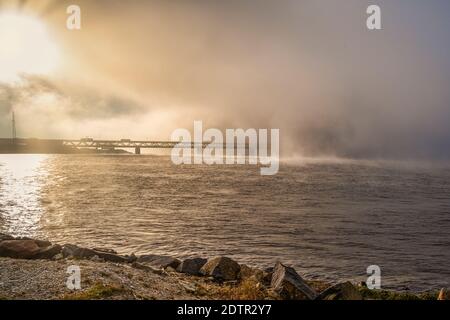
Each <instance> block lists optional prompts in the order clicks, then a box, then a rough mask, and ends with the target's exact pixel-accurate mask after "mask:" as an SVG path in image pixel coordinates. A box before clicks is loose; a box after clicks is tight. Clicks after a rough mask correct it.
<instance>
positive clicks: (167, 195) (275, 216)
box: [0, 155, 450, 290]
mask: <svg viewBox="0 0 450 320" xmlns="http://www.w3.org/2000/svg"><path fill="white" fill-rule="evenodd" d="M449 198H450V166H445V165H440V166H425V165H417V164H415V165H409V164H399V163H397V164H395V163H374V162H364V161H345V162H337V161H326V162H324V161H322V162H319V161H307V162H302V163H297V164H294V163H291V164H288V163H284V164H282V166H281V170H280V173H279V174H278V175H275V176H269V177H268V176H265V177H262V176H260V175H259V170H258V168H256V167H252V166H211V167H210V166H174V165H172V163H171V162H170V159H169V158H168V157H156V156H96V155H91V156H74V155H1V156H0V232H7V233H11V234H14V235H28V236H35V237H42V238H48V239H50V240H52V241H55V242H58V243H69V242H70V243H75V244H80V245H86V246H104V247H110V248H114V249H116V250H118V251H119V252H121V253H131V252H136V253H139V254H143V253H156V254H169V255H173V256H178V257H180V258H183V257H187V256H194V255H200V256H207V257H211V256H214V255H224V254H225V255H228V256H232V257H234V258H236V259H238V260H239V261H240V262H246V263H248V264H252V265H258V266H271V265H273V264H274V262H275V261H276V260H278V259H279V260H282V261H284V262H286V263H289V264H292V265H294V266H295V267H296V269H297V270H298V271H299V272H301V273H302V274H304V275H306V276H308V277H319V278H328V279H329V280H332V281H337V280H343V279H350V280H364V279H365V278H366V277H367V276H366V274H365V272H366V268H367V266H369V265H372V264H376V265H379V266H380V267H381V270H382V285H383V286H384V287H394V288H397V289H400V288H404V287H408V288H411V289H413V290H422V289H430V288H440V287H443V286H449V285H450V283H449V279H450V270H449V269H448V266H449V263H450V199H449Z"/></svg>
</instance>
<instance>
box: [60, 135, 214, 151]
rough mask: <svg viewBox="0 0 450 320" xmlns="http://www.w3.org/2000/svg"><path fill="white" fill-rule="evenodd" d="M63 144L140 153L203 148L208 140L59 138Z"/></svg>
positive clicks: (74, 146) (80, 147)
mask: <svg viewBox="0 0 450 320" xmlns="http://www.w3.org/2000/svg"><path fill="white" fill-rule="evenodd" d="M59 141H61V142H62V144H63V145H64V146H67V147H72V148H77V149H83V148H88V149H97V150H115V149H116V148H123V149H134V150H135V152H134V153H135V154H141V149H173V148H196V147H202V148H205V147H206V146H207V145H209V144H210V142H202V143H199V142H178V141H134V140H130V139H121V140H94V139H90V138H85V139H81V140H59Z"/></svg>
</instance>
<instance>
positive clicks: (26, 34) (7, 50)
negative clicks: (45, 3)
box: [0, 11, 61, 82]
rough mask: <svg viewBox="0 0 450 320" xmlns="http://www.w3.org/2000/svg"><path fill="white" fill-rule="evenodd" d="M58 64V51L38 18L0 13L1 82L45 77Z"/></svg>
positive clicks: (23, 14)
mask: <svg viewBox="0 0 450 320" xmlns="http://www.w3.org/2000/svg"><path fill="white" fill-rule="evenodd" d="M60 61H61V55H60V49H59V47H58V45H57V43H56V42H55V41H54V40H53V38H52V37H51V34H50V33H49V31H48V29H47V26H46V25H45V24H44V22H42V21H41V20H40V19H39V18H37V17H34V16H31V15H28V14H25V13H19V12H13V11H8V12H0V70H1V72H0V82H11V81H17V80H18V79H19V78H20V75H22V74H24V75H27V74H28V75H48V74H50V73H52V72H54V71H55V70H56V69H57V67H58V65H59V64H60Z"/></svg>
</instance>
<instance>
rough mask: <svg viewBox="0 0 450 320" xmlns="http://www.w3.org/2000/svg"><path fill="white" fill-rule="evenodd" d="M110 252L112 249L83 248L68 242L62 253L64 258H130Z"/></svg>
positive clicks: (112, 260)
mask: <svg viewBox="0 0 450 320" xmlns="http://www.w3.org/2000/svg"><path fill="white" fill-rule="evenodd" d="M110 252H111V251H106V250H102V251H97V250H93V249H88V248H82V247H78V246H76V245H73V244H66V245H64V246H63V247H62V254H63V256H64V258H67V257H71V258H76V259H92V258H94V257H98V258H100V259H103V260H104V261H110V262H128V258H126V257H122V256H119V255H117V254H114V253H110Z"/></svg>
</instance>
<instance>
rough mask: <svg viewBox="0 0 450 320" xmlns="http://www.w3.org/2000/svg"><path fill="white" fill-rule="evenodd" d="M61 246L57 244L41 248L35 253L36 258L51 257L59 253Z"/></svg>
mask: <svg viewBox="0 0 450 320" xmlns="http://www.w3.org/2000/svg"><path fill="white" fill-rule="evenodd" d="M61 250H62V247H61V246H60V245H59V244H55V245H51V246H48V247H45V248H43V249H41V251H40V252H39V253H38V254H37V255H36V258H37V259H53V257H54V256H56V255H58V254H60V253H61Z"/></svg>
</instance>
